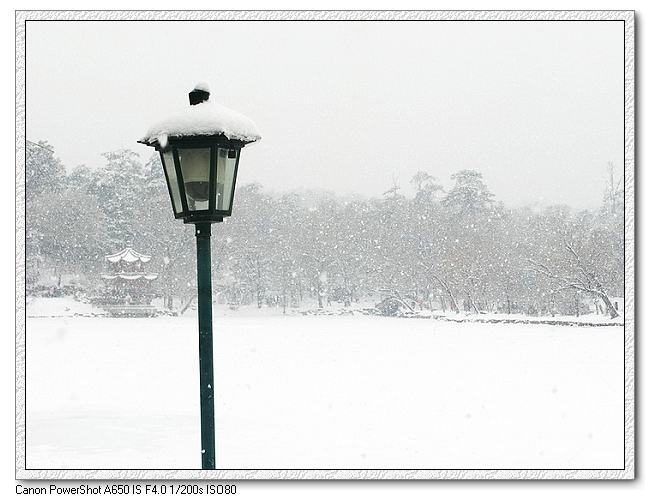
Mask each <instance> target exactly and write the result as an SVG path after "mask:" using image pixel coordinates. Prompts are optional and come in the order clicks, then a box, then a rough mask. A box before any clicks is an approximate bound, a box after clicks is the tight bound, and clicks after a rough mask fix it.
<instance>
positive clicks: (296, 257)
mask: <svg viewBox="0 0 650 500" xmlns="http://www.w3.org/2000/svg"><path fill="white" fill-rule="evenodd" d="M103 156H104V158H105V165H104V166H103V167H101V168H99V169H90V168H88V167H86V166H84V165H80V166H76V167H75V168H73V169H72V170H71V171H70V172H69V173H67V171H66V168H65V167H64V166H63V165H62V164H61V162H60V160H59V159H58V158H57V157H56V155H55V152H54V149H53V148H52V147H51V146H50V145H49V144H48V143H47V142H44V141H41V142H39V143H38V144H36V143H32V142H27V150H26V170H25V206H26V234H25V237H26V262H25V284H26V291H27V294H28V295H35V294H55V295H56V294H64V293H67V294H75V295H77V296H78V297H92V296H95V295H97V294H101V292H102V290H101V289H102V280H101V279H100V275H101V273H102V271H104V270H105V269H106V262H105V256H106V255H108V254H112V253H115V252H118V251H120V250H122V249H123V248H125V247H126V246H127V244H128V245H132V246H133V248H134V249H135V250H137V251H138V252H141V253H145V254H148V255H151V256H152V260H151V262H150V263H149V270H150V271H151V272H155V273H158V274H159V278H158V279H157V280H156V293H157V294H158V295H159V296H160V297H162V298H164V303H165V304H166V306H167V307H169V308H171V309H174V310H179V309H182V308H183V307H184V306H186V305H187V304H188V303H189V302H190V301H191V300H192V298H193V297H194V296H195V295H196V254H195V238H194V227H193V226H192V225H189V224H187V225H186V224H183V223H182V222H181V221H179V220H175V219H174V218H173V214H172V209H171V203H170V200H169V195H168V192H167V187H166V185H165V180H164V176H163V172H162V167H161V165H160V159H159V157H158V156H157V155H153V156H152V157H151V158H150V159H149V160H148V161H147V162H146V163H144V164H143V163H142V162H141V161H140V160H139V156H138V155H137V154H136V153H134V152H133V151H130V150H125V149H123V150H118V151H113V152H109V153H105V154H103ZM602 172H603V176H608V177H607V178H608V182H607V186H606V189H605V190H604V192H603V199H602V204H601V205H600V207H598V208H597V209H593V210H576V209H573V208H571V207H569V206H550V207H547V208H544V209H538V208H532V207H522V208H516V209H515V208H508V207H506V206H505V205H504V204H503V203H502V202H500V201H499V200H497V199H495V196H494V195H493V194H492V193H491V192H490V189H489V186H487V185H486V184H485V183H484V181H483V178H482V175H481V173H480V172H477V171H475V170H471V169H467V170H461V171H459V172H457V173H455V174H454V175H452V177H451V180H452V182H453V187H452V188H451V189H449V190H448V191H445V190H444V189H443V188H442V186H441V184H440V183H439V179H437V178H436V177H435V172H427V171H426V168H425V167H424V166H414V168H413V177H412V179H411V181H410V182H411V186H412V187H413V188H414V189H413V192H414V193H415V195H414V196H412V197H406V196H404V195H403V194H401V191H402V189H400V186H397V185H393V186H391V187H390V188H389V189H387V191H386V192H385V193H384V195H383V196H382V197H381V198H365V197H360V196H338V195H337V194H336V193H331V192H326V191H309V192H286V193H274V192H269V191H267V190H265V188H264V187H263V186H262V185H260V184H257V183H253V184H248V185H240V186H238V188H237V191H236V195H235V203H234V209H233V215H232V217H230V218H227V219H226V220H225V221H224V222H223V223H220V224H218V225H216V226H215V227H214V228H213V236H212V252H213V256H212V274H213V276H212V280H213V287H214V297H215V300H217V301H218V302H219V303H224V304H231V305H233V304H234V305H252V306H257V307H268V306H276V307H283V308H285V310H288V309H290V308H296V307H314V308H317V307H325V306H326V305H327V303H328V302H329V303H330V304H332V303H338V304H340V305H341V306H343V307H346V306H352V305H354V304H355V303H358V302H359V301H364V302H365V301H368V300H373V299H376V300H378V298H379V295H380V294H382V293H389V294H394V295H396V296H400V297H402V298H404V299H405V300H406V299H408V300H411V301H412V302H413V303H417V304H419V305H420V306H421V307H425V308H431V309H441V310H446V311H449V310H452V311H463V312H469V313H477V314H479V313H483V312H500V313H504V314H511V313H519V314H522V313H523V314H528V315H567V314H571V315H580V314H584V313H586V312H589V311H590V310H591V311H596V312H598V313H602V314H608V315H609V316H610V317H615V316H617V315H618V312H617V307H618V308H622V303H620V304H619V303H618V301H615V300H614V299H615V298H617V299H618V298H620V297H622V296H623V287H624V189H623V185H622V179H618V178H615V176H614V168H613V165H611V164H609V165H606V164H603V168H602Z"/></svg>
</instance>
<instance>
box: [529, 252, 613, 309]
mask: <svg viewBox="0 0 650 500" xmlns="http://www.w3.org/2000/svg"><path fill="white" fill-rule="evenodd" d="M564 249H565V250H566V251H567V256H566V258H565V263H566V264H567V269H566V270H567V271H568V272H567V274H564V275H563V274H560V272H557V271H553V270H551V269H550V268H549V267H548V266H547V265H545V264H542V263H541V262H536V261H534V260H532V259H529V262H530V263H531V264H532V265H533V266H534V270H535V271H536V272H537V273H539V274H542V275H544V276H546V277H547V278H549V279H551V280H552V281H554V282H556V283H558V284H560V286H561V288H560V290H577V291H580V292H585V293H587V294H589V295H591V296H593V297H597V298H599V299H600V300H602V301H603V303H604V304H605V307H606V308H607V312H608V313H609V315H610V317H611V318H612V319H614V318H616V317H618V315H619V314H618V312H617V311H616V309H615V308H614V306H613V305H612V302H611V301H610V300H609V296H608V294H607V292H606V291H605V287H604V286H603V284H602V282H601V280H600V279H599V278H598V276H597V275H596V272H595V271H594V270H593V269H592V268H591V267H590V266H589V265H588V264H587V263H586V262H585V260H584V259H583V258H582V257H581V256H580V255H579V254H578V252H577V251H576V249H575V248H574V247H573V245H571V243H569V242H568V241H567V240H565V241H564Z"/></svg>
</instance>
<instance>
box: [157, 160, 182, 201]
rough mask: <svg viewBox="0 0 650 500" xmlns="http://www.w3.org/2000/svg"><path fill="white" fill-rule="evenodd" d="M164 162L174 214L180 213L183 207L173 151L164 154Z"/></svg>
mask: <svg viewBox="0 0 650 500" xmlns="http://www.w3.org/2000/svg"><path fill="white" fill-rule="evenodd" d="M162 161H163V168H164V169H165V174H166V175H167V182H168V184H169V192H170V193H171V197H172V206H173V208H174V213H179V212H181V211H182V210H183V205H182V203H181V191H180V189H179V187H178V178H177V177H176V168H175V166H174V155H173V154H172V152H171V150H170V151H166V152H164V153H163V154H162Z"/></svg>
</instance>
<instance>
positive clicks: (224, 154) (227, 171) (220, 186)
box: [215, 148, 237, 211]
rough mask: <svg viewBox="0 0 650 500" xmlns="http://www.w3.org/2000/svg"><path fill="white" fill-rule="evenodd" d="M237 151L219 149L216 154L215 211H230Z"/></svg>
mask: <svg viewBox="0 0 650 500" xmlns="http://www.w3.org/2000/svg"><path fill="white" fill-rule="evenodd" d="M236 164H237V150H234V149H223V148H219V151H218V154H217V189H216V196H217V199H216V203H215V206H216V207H217V210H225V211H230V206H231V204H232V193H233V190H234V187H235V186H234V183H235V165H236Z"/></svg>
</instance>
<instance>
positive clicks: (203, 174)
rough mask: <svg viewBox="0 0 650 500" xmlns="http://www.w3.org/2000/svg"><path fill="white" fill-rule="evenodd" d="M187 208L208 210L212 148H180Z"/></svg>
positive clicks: (179, 156)
mask: <svg viewBox="0 0 650 500" xmlns="http://www.w3.org/2000/svg"><path fill="white" fill-rule="evenodd" d="M178 159H179V161H180V164H181V173H182V175H183V183H184V184H185V194H186V196H187V208H188V209H189V210H207V209H208V208H209V202H210V148H187V149H181V148H178Z"/></svg>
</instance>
